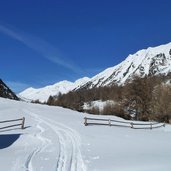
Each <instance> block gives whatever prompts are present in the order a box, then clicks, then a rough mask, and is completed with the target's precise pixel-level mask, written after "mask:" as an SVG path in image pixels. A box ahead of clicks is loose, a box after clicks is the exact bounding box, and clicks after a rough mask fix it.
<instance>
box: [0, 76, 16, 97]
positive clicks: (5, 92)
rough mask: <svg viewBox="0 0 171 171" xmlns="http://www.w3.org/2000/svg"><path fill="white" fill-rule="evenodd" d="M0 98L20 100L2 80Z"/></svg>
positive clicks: (0, 81)
mask: <svg viewBox="0 0 171 171" xmlns="http://www.w3.org/2000/svg"><path fill="white" fill-rule="evenodd" d="M0 97H3V98H8V99H14V100H19V98H18V97H17V96H16V95H15V93H14V92H12V90H11V89H10V88H9V87H8V86H7V85H6V84H5V83H4V82H3V81H2V80H1V79H0Z"/></svg>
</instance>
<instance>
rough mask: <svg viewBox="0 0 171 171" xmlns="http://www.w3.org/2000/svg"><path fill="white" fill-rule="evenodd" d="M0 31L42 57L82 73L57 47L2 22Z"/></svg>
mask: <svg viewBox="0 0 171 171" xmlns="http://www.w3.org/2000/svg"><path fill="white" fill-rule="evenodd" d="M0 32H1V33H3V34H6V35H8V36H10V37H11V38H13V39H15V40H17V41H19V42H21V43H23V44H24V45H26V46H27V47H29V48H31V49H33V50H34V51H36V52H37V53H39V54H41V55H42V57H44V58H46V59H48V60H49V61H51V62H53V63H55V64H57V65H60V66H62V67H65V68H67V69H69V70H71V71H73V72H74V73H80V72H81V73H83V70H82V69H81V68H80V67H78V66H77V65H76V64H75V63H74V62H73V61H71V60H69V59H68V58H66V57H65V56H64V55H63V53H61V52H60V51H59V50H58V49H57V48H55V47H54V46H53V45H51V44H50V43H48V42H46V41H44V40H42V39H40V38H38V37H36V36H33V35H30V34H28V33H25V32H23V31H21V30H17V29H16V28H13V27H12V26H9V25H8V26H7V25H2V24H0Z"/></svg>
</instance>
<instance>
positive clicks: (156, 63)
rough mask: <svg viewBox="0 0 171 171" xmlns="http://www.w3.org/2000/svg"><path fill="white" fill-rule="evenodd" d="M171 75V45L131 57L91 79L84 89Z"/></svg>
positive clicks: (144, 51)
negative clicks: (134, 77) (137, 77)
mask: <svg viewBox="0 0 171 171" xmlns="http://www.w3.org/2000/svg"><path fill="white" fill-rule="evenodd" d="M168 73H171V43H169V44H166V45H161V46H158V47H153V48H152V47H149V48H147V49H143V50H140V51H138V52H136V53H135V54H133V55H129V56H128V57H127V58H126V59H125V60H124V61H123V62H121V63H120V64H118V65H116V66H114V67H111V68H108V69H106V70H104V71H103V72H101V73H99V74H98V75H96V76H94V77H93V78H91V80H90V81H89V82H87V83H86V84H84V85H83V86H82V88H93V87H100V86H109V85H112V84H114V83H116V84H119V85H121V84H124V83H125V82H126V81H128V80H129V79H131V78H132V77H133V76H135V75H138V76H140V77H144V76H146V75H148V76H149V75H160V74H161V75H167V74H168Z"/></svg>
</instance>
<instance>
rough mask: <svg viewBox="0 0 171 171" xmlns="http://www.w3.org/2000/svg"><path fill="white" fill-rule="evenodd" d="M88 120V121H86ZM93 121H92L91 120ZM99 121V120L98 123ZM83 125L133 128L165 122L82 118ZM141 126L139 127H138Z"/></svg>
mask: <svg viewBox="0 0 171 171" xmlns="http://www.w3.org/2000/svg"><path fill="white" fill-rule="evenodd" d="M88 121H90V122H88ZM93 121H94V122H93ZM99 121H101V122H100V123H99ZM84 125H85V126H87V125H109V126H118V127H129V128H133V129H153V128H160V127H163V126H165V123H164V124H163V123H158V122H151V123H136V122H130V121H118V120H113V119H98V118H87V117H85V118H84ZM138 126H139V127H138ZM140 126H141V127H140Z"/></svg>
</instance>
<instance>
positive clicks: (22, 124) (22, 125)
mask: <svg viewBox="0 0 171 171" xmlns="http://www.w3.org/2000/svg"><path fill="white" fill-rule="evenodd" d="M24 124H25V117H23V118H22V123H21V129H24Z"/></svg>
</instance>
